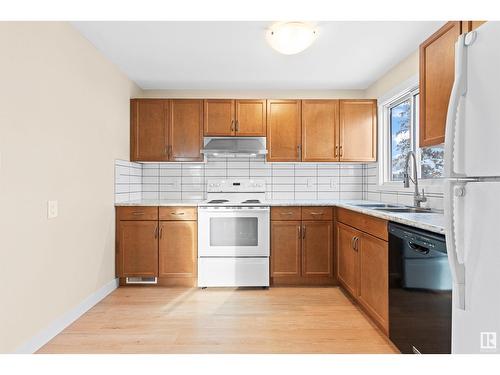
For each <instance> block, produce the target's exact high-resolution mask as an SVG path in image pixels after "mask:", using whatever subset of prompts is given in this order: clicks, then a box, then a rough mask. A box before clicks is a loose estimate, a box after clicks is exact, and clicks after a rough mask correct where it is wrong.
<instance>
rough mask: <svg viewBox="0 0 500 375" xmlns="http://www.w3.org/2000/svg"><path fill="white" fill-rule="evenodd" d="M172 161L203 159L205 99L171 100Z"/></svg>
mask: <svg viewBox="0 0 500 375" xmlns="http://www.w3.org/2000/svg"><path fill="white" fill-rule="evenodd" d="M169 133H170V145H169V160H170V161H203V155H202V154H201V153H200V150H201V147H202V141H203V100H183V99H176V100H172V101H171V106H170V126H169Z"/></svg>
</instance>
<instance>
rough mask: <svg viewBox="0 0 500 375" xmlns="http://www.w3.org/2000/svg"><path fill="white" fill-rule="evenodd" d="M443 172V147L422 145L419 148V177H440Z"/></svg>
mask: <svg viewBox="0 0 500 375" xmlns="http://www.w3.org/2000/svg"><path fill="white" fill-rule="evenodd" d="M443 174H444V148H443V147H442V146H438V147H423V148H421V149H420V175H421V178H436V177H442V176H443Z"/></svg>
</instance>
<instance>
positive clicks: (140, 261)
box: [117, 220, 158, 277]
mask: <svg viewBox="0 0 500 375" xmlns="http://www.w3.org/2000/svg"><path fill="white" fill-rule="evenodd" d="M117 242H118V249H117V250H118V260H119V261H118V262H117V272H118V275H119V276H120V277H156V276H158V222H157V221H145V220H131V221H120V222H119V226H118V241H117Z"/></svg>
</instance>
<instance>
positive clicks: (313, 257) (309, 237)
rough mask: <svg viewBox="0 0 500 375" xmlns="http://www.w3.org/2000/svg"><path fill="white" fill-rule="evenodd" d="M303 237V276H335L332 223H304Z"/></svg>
mask: <svg viewBox="0 0 500 375" xmlns="http://www.w3.org/2000/svg"><path fill="white" fill-rule="evenodd" d="M302 237H303V241H302V276H306V277H307V276H327V277H331V276H333V259H332V249H333V241H332V237H333V229H332V223H331V222H330V221H304V222H303V224H302Z"/></svg>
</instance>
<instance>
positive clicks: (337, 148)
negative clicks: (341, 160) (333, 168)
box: [335, 145, 339, 157]
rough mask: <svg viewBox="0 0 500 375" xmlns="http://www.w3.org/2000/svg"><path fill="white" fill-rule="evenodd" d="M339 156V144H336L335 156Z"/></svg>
mask: <svg viewBox="0 0 500 375" xmlns="http://www.w3.org/2000/svg"><path fill="white" fill-rule="evenodd" d="M337 156H339V145H335V157H337Z"/></svg>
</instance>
